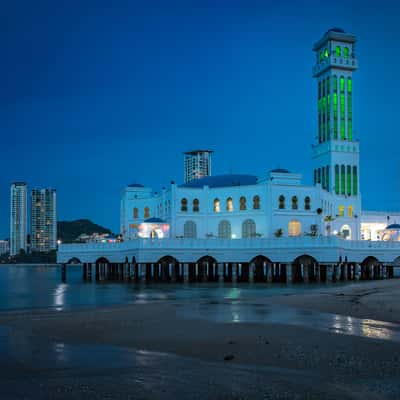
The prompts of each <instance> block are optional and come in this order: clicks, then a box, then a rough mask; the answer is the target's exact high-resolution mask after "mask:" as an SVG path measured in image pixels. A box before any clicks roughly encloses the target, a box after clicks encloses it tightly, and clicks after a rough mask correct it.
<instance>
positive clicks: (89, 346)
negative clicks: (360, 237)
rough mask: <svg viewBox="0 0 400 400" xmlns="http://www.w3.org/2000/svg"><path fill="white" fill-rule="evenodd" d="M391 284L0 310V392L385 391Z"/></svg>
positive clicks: (201, 394) (210, 394) (399, 387)
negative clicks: (220, 297)
mask: <svg viewBox="0 0 400 400" xmlns="http://www.w3.org/2000/svg"><path fill="white" fill-rule="evenodd" d="M399 305H400V281H399V280H386V281H370V282H359V283H356V284H352V285H337V286H331V287H326V288H324V287H320V288H318V290H312V291H310V292H309V293H308V292H307V291H301V292H299V293H298V294H295V293H290V294H284V295H277V296H269V297H267V296H262V291H260V296H258V297H256V298H254V297H253V298H240V297H238V298H233V299H226V298H224V299H221V300H216V299H212V300H209V299H204V300H201V299H193V300H191V299H187V300H179V299H178V300H171V301H163V300H155V301H152V302H144V303H143V304H141V303H135V304H129V305H117V306H104V307H96V308H93V307H87V308H82V309H74V310H63V311H56V310H47V309H36V310H16V311H5V312H2V313H0V349H1V350H2V354H3V357H2V358H1V361H0V366H1V370H2V371H4V372H3V373H2V375H1V377H0V397H1V398H10V399H11V398H52V399H54V398H55V399H58V398H60V399H64V398H72V397H73V398H133V399H136V398H137V399H169V398H188V399H189V398H190V399H193V398H199V399H200V398H201V399H204V398H210V399H246V398H249V399H251V398H262V399H293V398H294V399H296V398H297V399H320V398H326V399H337V398H341V399H361V398H363V399H395V398H399V397H400V306H399Z"/></svg>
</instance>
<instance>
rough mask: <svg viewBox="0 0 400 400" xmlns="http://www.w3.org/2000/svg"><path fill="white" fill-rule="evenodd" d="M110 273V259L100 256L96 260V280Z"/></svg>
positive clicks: (106, 276) (104, 277)
mask: <svg viewBox="0 0 400 400" xmlns="http://www.w3.org/2000/svg"><path fill="white" fill-rule="evenodd" d="M109 274H110V261H108V259H107V258H105V257H100V258H98V259H97V260H96V281H99V280H104V279H107V278H108V277H109Z"/></svg>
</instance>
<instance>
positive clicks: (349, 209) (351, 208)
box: [347, 206, 353, 217]
mask: <svg viewBox="0 0 400 400" xmlns="http://www.w3.org/2000/svg"><path fill="white" fill-rule="evenodd" d="M347 215H348V216H349V217H352V216H353V206H348V207H347Z"/></svg>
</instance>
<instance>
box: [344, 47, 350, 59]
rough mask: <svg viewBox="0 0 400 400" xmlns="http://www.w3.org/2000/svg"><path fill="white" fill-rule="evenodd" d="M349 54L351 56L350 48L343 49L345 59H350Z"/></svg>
mask: <svg viewBox="0 0 400 400" xmlns="http://www.w3.org/2000/svg"><path fill="white" fill-rule="evenodd" d="M349 54H350V52H349V48H348V47H345V48H344V49H343V55H344V58H349Z"/></svg>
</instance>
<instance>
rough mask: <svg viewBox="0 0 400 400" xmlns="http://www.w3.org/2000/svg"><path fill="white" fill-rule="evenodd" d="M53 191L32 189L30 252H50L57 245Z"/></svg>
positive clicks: (54, 195)
mask: <svg viewBox="0 0 400 400" xmlns="http://www.w3.org/2000/svg"><path fill="white" fill-rule="evenodd" d="M56 205H57V203H56V191H55V189H32V192H31V250H33V251H50V250H53V249H56V244H57V208H56Z"/></svg>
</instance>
